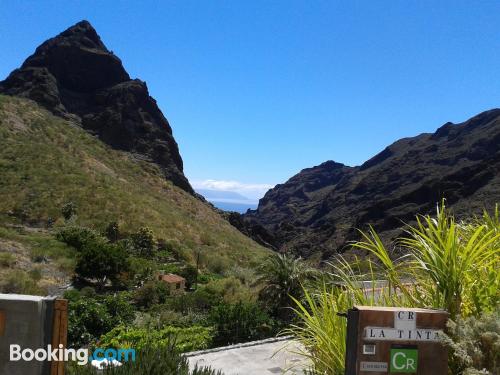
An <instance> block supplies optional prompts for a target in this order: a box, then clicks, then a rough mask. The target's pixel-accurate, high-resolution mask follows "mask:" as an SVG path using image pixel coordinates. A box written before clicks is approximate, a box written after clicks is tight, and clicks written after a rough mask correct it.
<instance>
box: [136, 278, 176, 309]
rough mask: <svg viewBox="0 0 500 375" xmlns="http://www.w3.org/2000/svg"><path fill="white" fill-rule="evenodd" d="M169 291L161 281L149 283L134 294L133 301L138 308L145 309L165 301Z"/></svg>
mask: <svg viewBox="0 0 500 375" xmlns="http://www.w3.org/2000/svg"><path fill="white" fill-rule="evenodd" d="M169 295H170V291H169V289H168V287H167V285H165V283H164V282H163V281H149V282H147V283H146V284H144V285H143V286H142V287H140V288H139V289H137V290H136V291H135V293H134V300H135V303H136V304H137V306H138V307H142V308H145V309H148V308H150V307H151V306H153V305H157V304H162V303H165V302H166V301H167V298H168V297H169Z"/></svg>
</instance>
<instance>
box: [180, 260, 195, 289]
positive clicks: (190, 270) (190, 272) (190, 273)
mask: <svg viewBox="0 0 500 375" xmlns="http://www.w3.org/2000/svg"><path fill="white" fill-rule="evenodd" d="M179 274H180V275H181V276H182V277H183V278H185V279H186V287H187V288H188V289H189V288H191V286H192V285H193V284H195V283H196V281H197V278H198V269H197V268H196V267H195V266H192V265H191V264H188V265H187V266H185V267H184V268H183V269H182V270H180V272H179Z"/></svg>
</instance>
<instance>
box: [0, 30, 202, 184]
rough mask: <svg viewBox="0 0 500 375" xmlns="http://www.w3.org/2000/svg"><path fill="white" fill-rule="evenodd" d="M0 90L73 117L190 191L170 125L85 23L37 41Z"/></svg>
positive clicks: (142, 85)
mask: <svg viewBox="0 0 500 375" xmlns="http://www.w3.org/2000/svg"><path fill="white" fill-rule="evenodd" d="M0 93H3V94H7V95H13V96H20V97H25V98H29V99H32V100H34V101H36V102H37V103H39V104H40V105H42V106H43V107H45V108H46V109H48V110H49V111H51V112H53V113H54V114H56V115H58V116H61V117H64V118H67V119H72V120H74V121H75V122H76V123H78V124H80V125H81V126H82V127H83V128H84V129H85V130H87V131H88V132H90V133H92V134H95V135H97V136H98V137H99V139H101V140H102V141H103V142H105V143H107V144H108V145H110V146H112V147H113V148H116V149H119V150H124V151H129V152H131V153H133V154H134V155H136V156H137V157H138V158H140V159H145V160H148V161H151V162H154V163H156V164H158V165H160V166H161V169H162V171H163V173H164V174H165V177H166V178H167V179H169V180H171V181H172V182H173V183H174V184H175V185H177V186H179V187H181V188H182V189H184V190H186V191H188V192H190V193H193V190H192V188H191V186H190V184H189V182H188V180H187V179H186V177H185V176H184V174H183V165H182V158H181V156H180V154H179V148H178V146H177V143H176V141H175V139H174V137H173V135H172V129H171V128H170V125H169V123H168V121H167V119H166V118H165V117H164V116H163V114H162V112H161V111H160V109H159V108H158V106H157V104H156V101H155V100H154V99H153V98H152V97H151V96H149V92H148V88H147V86H146V83H145V82H142V81H140V80H138V79H130V77H129V75H128V73H127V72H126V71H125V69H124V68H123V65H122V63H121V60H120V59H119V58H118V57H117V56H115V55H114V54H113V52H111V51H109V50H108V49H107V48H106V46H105V45H104V44H103V42H102V41H101V38H100V37H99V35H98V34H97V32H96V31H95V30H94V28H93V27H92V26H91V25H90V23H89V22H87V21H81V22H79V23H77V24H76V25H74V26H72V27H70V28H69V29H67V30H66V31H64V32H62V33H61V34H59V35H58V36H56V37H54V38H52V39H49V40H47V41H46V42H44V43H43V44H41V45H40V46H39V47H38V48H37V49H36V51H35V53H34V54H33V55H31V56H30V57H28V58H27V59H26V61H25V62H24V63H23V64H22V66H21V67H20V68H19V69H16V70H14V71H13V72H12V73H11V74H10V75H9V76H8V77H7V79H5V80H4V81H2V82H0Z"/></svg>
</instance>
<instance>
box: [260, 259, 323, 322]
mask: <svg viewBox="0 0 500 375" xmlns="http://www.w3.org/2000/svg"><path fill="white" fill-rule="evenodd" d="M257 273H258V281H259V282H260V283H261V284H263V285H264V287H263V288H262V290H261V291H260V294H259V299H261V300H262V301H263V302H265V303H266V305H267V306H269V307H270V309H271V311H273V313H275V314H276V315H277V316H279V317H280V318H282V319H287V318H289V317H290V315H291V314H290V312H289V311H287V310H288V308H289V307H290V306H292V305H293V301H292V299H291V298H290V297H294V298H296V299H300V298H301V297H302V295H303V288H302V286H303V283H304V282H305V281H306V280H307V279H309V278H310V277H311V276H312V275H313V271H312V270H311V269H310V268H309V267H308V266H307V265H306V264H305V263H304V261H303V260H302V259H301V258H295V257H293V256H291V255H287V254H279V253H275V254H273V255H271V256H270V257H269V258H268V259H267V260H266V261H265V262H264V263H263V264H262V266H261V267H260V268H259V269H258V270H257Z"/></svg>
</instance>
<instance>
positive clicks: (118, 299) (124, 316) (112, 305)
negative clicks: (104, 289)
mask: <svg viewBox="0 0 500 375" xmlns="http://www.w3.org/2000/svg"><path fill="white" fill-rule="evenodd" d="M129 294H130V293H129V292H122V293H117V294H115V295H112V296H106V297H105V298H104V301H103V304H104V306H105V307H106V310H107V311H108V313H109V314H110V315H111V316H112V317H113V318H114V320H115V325H119V324H130V323H132V322H133V320H134V317H135V310H134V306H133V305H132V304H131V303H130V300H129V297H130V296H129Z"/></svg>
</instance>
